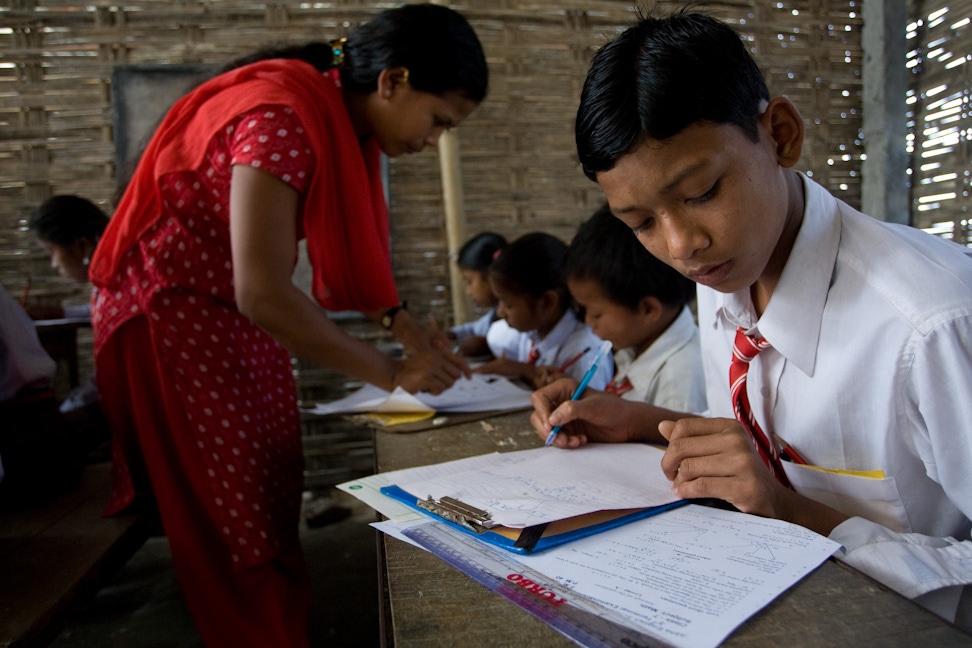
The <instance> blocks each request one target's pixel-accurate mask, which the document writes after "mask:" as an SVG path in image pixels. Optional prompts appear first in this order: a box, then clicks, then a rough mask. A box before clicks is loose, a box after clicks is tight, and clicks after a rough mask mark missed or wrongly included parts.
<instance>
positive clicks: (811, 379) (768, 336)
mask: <svg viewBox="0 0 972 648" xmlns="http://www.w3.org/2000/svg"><path fill="white" fill-rule="evenodd" d="M803 137H804V122H803V119H802V118H801V116H800V113H799V112H797V109H796V108H795V107H794V105H793V104H792V103H790V101H789V100H788V99H786V98H784V97H777V98H774V99H770V96H769V93H768V91H767V88H766V85H765V83H764V80H763V77H762V75H761V73H760V72H759V70H758V68H757V67H756V65H755V63H754V62H753V60H752V59H751V58H750V56H749V54H748V52H747V51H746V48H745V47H744V45H743V43H742V42H741V40H740V38H739V36H738V35H737V34H736V33H735V32H734V31H733V30H732V29H731V28H730V27H728V26H727V25H725V24H723V23H721V22H719V21H717V20H715V19H712V18H710V17H707V16H705V15H703V14H700V13H694V12H684V11H683V12H678V13H675V14H673V15H672V16H671V17H669V18H665V19H657V18H654V17H650V16H649V17H647V18H644V19H642V20H641V21H639V22H638V23H637V24H636V25H635V26H633V27H631V28H629V29H627V30H626V31H624V32H623V33H621V34H620V35H619V36H617V37H616V38H615V39H614V40H613V41H612V42H610V43H609V44H607V45H606V46H604V47H603V48H602V49H601V50H600V51H599V52H598V53H597V54H596V56H595V57H594V60H593V62H592V65H591V69H590V71H589V72H588V76H587V80H586V83H585V86H584V90H583V93H582V96H581V103H580V108H579V110H578V114H577V121H576V140H577V148H578V154H579V159H580V161H581V164H582V165H583V168H584V171H585V173H586V174H587V175H588V176H589V177H590V178H592V179H593V180H595V181H596V182H597V183H598V184H599V185H600V186H601V188H602V189H603V190H604V192H605V194H606V196H607V199H608V203H609V205H610V207H611V211H612V212H613V213H614V215H615V216H616V217H617V218H618V219H620V220H621V221H622V222H624V224H625V225H627V226H628V227H629V228H630V229H631V230H633V231H634V232H635V233H636V234H637V235H638V238H639V240H640V241H641V243H642V244H643V245H644V246H645V248H647V249H648V251H649V252H651V253H652V254H653V255H654V256H656V257H657V258H659V259H661V260H662V261H664V262H666V263H668V264H669V265H671V266H672V267H674V268H676V269H677V270H679V272H681V273H682V274H684V275H685V276H687V277H689V278H691V279H694V280H695V281H696V282H697V283H698V284H699V287H698V311H699V328H700V331H701V336H702V339H701V341H702V357H703V363H704V366H705V380H706V395H707V399H708V407H709V412H708V415H709V416H711V417H718V418H693V417H690V416H689V415H688V414H686V413H679V412H673V411H667V410H662V409H660V408H656V407H652V406H650V405H647V404H644V403H635V402H632V401H621V402H620V403H619V402H618V399H616V398H612V397H610V396H607V395H599V394H597V393H596V392H592V391H588V392H587V394H588V395H589V397H588V398H584V399H581V400H579V401H574V402H569V398H570V395H571V391H572V389H573V388H574V386H575V383H573V382H571V381H567V380H562V381H558V382H557V383H554V384H552V385H549V386H547V387H546V388H544V389H542V390H540V391H538V392H537V393H535V394H534V396H533V401H534V405H535V407H536V411H535V412H534V414H533V416H532V421H533V424H534V426H535V427H536V428H537V431H538V434H539V435H540V436H541V437H546V435H547V433H548V432H550V430H551V428H552V426H554V425H557V424H564V423H566V424H568V425H567V427H565V428H564V430H563V432H562V433H561V434H559V435H558V436H557V439H556V441H555V443H556V445H558V446H560V447H576V446H578V445H580V444H581V443H584V442H586V441H634V440H642V439H650V440H654V441H661V440H667V441H668V443H669V445H668V449H667V450H666V453H665V456H664V458H663V460H662V469H663V470H664V471H665V474H666V475H667V476H668V477H669V479H671V480H672V489H673V490H674V491H675V492H676V493H677V494H678V495H679V496H680V497H683V498H696V497H713V498H718V499H722V500H725V501H727V502H729V503H731V504H733V505H734V506H735V507H736V508H738V509H739V510H741V511H744V512H747V513H754V514H758V515H762V516H766V517H772V518H779V519H783V520H787V521H790V522H794V523H796V524H800V525H802V526H805V527H807V528H809V529H812V530H814V531H817V532H819V533H821V534H824V535H828V536H829V537H830V538H831V539H833V540H835V541H837V542H839V543H840V544H841V545H843V550H842V551H841V552H840V553H839V557H841V558H842V559H843V560H845V561H846V562H848V563H849V564H851V565H853V566H855V567H857V568H859V569H861V570H862V571H864V572H865V573H867V574H869V575H871V576H872V577H874V578H875V579H877V580H879V581H881V582H882V583H884V584H886V585H887V586H889V587H891V588H893V589H895V590H897V591H898V592H900V593H902V594H904V595H906V596H908V597H910V598H912V599H914V600H916V601H917V602H919V603H920V604H922V605H924V606H925V607H927V608H929V609H931V610H933V611H935V612H937V613H938V614H939V615H941V616H943V617H945V618H946V619H949V620H954V621H955V622H956V623H957V624H958V625H960V626H962V627H964V628H966V629H969V628H972V587H970V586H969V585H970V583H972V541H970V536H969V530H970V526H972V524H970V518H972V470H970V469H969V466H972V398H968V394H970V393H972V260H970V259H969V258H968V257H966V255H965V254H964V253H963V248H960V247H959V246H957V245H955V244H953V243H950V242H948V241H944V240H942V239H939V238H935V237H933V236H931V235H929V234H926V233H923V232H921V231H918V230H915V229H912V228H908V227H904V226H896V225H890V224H887V223H883V222H878V221H876V220H874V219H871V218H869V217H867V216H865V215H863V214H861V213H859V212H857V211H855V210H854V209H852V208H851V207H849V206H848V205H846V204H845V203H843V202H841V201H840V200H838V199H837V198H835V197H834V196H832V195H831V194H830V193H829V192H827V190H825V189H824V188H823V187H821V186H820V185H818V184H816V183H815V182H813V181H812V180H810V179H809V178H807V177H806V176H805V175H803V174H801V173H799V172H797V171H796V170H795V166H796V165H797V163H798V162H799V159H800V151H801V147H802V145H803ZM747 369H748V371H747ZM786 459H789V460H786ZM800 461H805V462H806V463H807V464H811V465H813V466H818V467H821V468H825V469H828V470H830V471H831V472H826V471H821V470H815V469H812V468H809V467H808V466H804V465H801V464H800ZM836 471H840V472H836ZM858 471H873V472H867V473H866V474H864V473H861V472H858Z"/></svg>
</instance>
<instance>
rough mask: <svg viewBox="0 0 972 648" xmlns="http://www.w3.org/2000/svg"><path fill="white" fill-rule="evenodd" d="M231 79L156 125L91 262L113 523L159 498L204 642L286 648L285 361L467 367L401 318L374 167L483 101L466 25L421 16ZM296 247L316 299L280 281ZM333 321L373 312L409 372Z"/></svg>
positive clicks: (360, 367) (277, 57)
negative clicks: (302, 248)
mask: <svg viewBox="0 0 972 648" xmlns="http://www.w3.org/2000/svg"><path fill="white" fill-rule="evenodd" d="M243 63H245V64H243ZM228 67H229V69H228V70H227V71H224V72H223V73H221V74H218V75H217V76H215V77H213V78H211V79H209V80H208V81H205V82H204V83H202V84H200V85H199V86H197V87H196V88H194V89H192V90H190V91H189V92H188V93H187V94H186V95H185V96H183V97H182V98H181V99H179V100H178V101H177V102H176V103H175V104H174V105H173V107H172V108H171V109H170V110H169V111H168V113H167V114H166V116H165V117H164V118H163V120H162V122H161V124H160V126H159V127H158V128H157V129H156V131H155V133H154V135H153V137H152V139H151V141H150V142H149V144H148V147H147V148H146V150H145V152H144V153H143V154H142V156H141V159H140V161H139V164H138V167H137V169H136V171H135V174H134V176H133V177H132V180H131V182H130V183H129V185H128V187H127V189H126V191H125V193H124V195H123V197H122V199H121V201H120V202H119V205H118V208H117V209H116V210H115V214H114V216H113V217H112V219H111V223H110V224H109V226H108V229H107V230H106V231H105V234H104V236H103V237H102V240H101V242H100V243H99V244H98V249H97V251H96V253H95V256H94V258H93V259H92V262H91V277H92V280H93V281H94V282H95V284H96V285H97V286H99V288H100V289H99V291H98V297H97V300H96V302H95V306H94V311H93V317H92V324H93V326H94V333H95V358H96V367H97V378H98V387H99V390H100V392H101V395H102V400H103V405H104V409H105V413H106V415H107V416H108V419H109V422H110V423H111V425H112V433H113V435H112V436H113V439H114V440H115V453H114V468H115V471H114V472H115V481H114V486H115V488H114V493H113V498H112V501H111V502H110V503H109V509H108V510H109V512H116V511H121V510H124V509H126V508H127V507H130V506H133V505H137V503H138V501H139V499H141V497H139V498H137V497H136V496H137V495H138V496H144V497H145V498H146V499H148V497H150V496H154V498H155V500H156V501H157V503H158V509H159V513H160V516H161V520H162V523H163V525H164V527H165V531H166V535H167V536H168V537H169V542H170V546H171V547H172V558H173V564H174V566H175V569H176V572H177V574H178V575H179V577H180V582H181V584H182V588H183V592H184V593H185V596H186V601H187V603H188V605H189V609H190V611H191V612H192V614H193V617H194V619H195V622H196V625H197V627H198V628H199V630H200V634H201V635H202V638H203V641H204V642H205V644H206V645H207V646H209V647H210V648H219V647H223V646H226V647H229V646H232V647H234V648H236V647H242V646H274V647H277V648H294V647H301V648H302V647H304V646H307V644H308V636H307V614H308V608H309V601H310V587H309V578H308V574H307V567H306V564H305V563H304V558H303V552H302V551H301V547H300V539H299V536H298V522H299V516H300V505H301V491H302V489H303V466H304V457H303V447H302V443H301V429H300V416H299V411H298V409H297V394H296V389H295V385H294V377H293V372H292V370H291V354H293V355H295V356H298V357H301V358H304V359H306V360H308V361H310V362H314V363H315V364H318V365H321V366H323V367H326V368H329V369H331V370H334V371H337V372H340V373H344V374H347V375H350V376H353V377H355V378H358V379H360V380H364V381H367V382H369V383H371V384H374V385H377V386H379V387H382V388H384V389H388V390H393V389H395V388H396V387H403V388H404V389H406V390H408V391H411V392H415V391H420V390H428V391H433V392H436V393H437V392H439V391H442V390H444V389H446V388H447V387H448V386H449V385H451V384H452V383H453V382H454V380H455V379H456V378H458V377H459V376H460V375H462V373H463V372H464V371H468V367H467V365H466V363H465V361H463V360H462V359H461V358H459V357H455V356H452V355H451V354H449V353H448V352H445V353H443V352H439V351H438V350H436V349H433V348H431V346H430V343H429V340H428V337H427V334H426V332H425V331H424V330H423V329H422V328H421V327H419V326H418V325H417V322H416V321H415V320H413V319H412V318H411V316H410V315H409V313H408V311H407V310H405V309H404V308H402V307H401V305H400V302H399V297H398V292H397V288H396V286H395V281H394V276H393V274H392V268H391V252H390V240H389V222H388V213H387V208H386V202H385V195H384V191H383V188H382V181H381V164H380V162H381V159H380V154H381V153H382V152H384V153H385V154H386V155H388V156H390V157H395V156H399V155H405V154H408V153H417V152H419V151H421V150H423V149H424V148H425V147H426V146H434V145H435V144H436V142H437V141H438V139H439V137H440V136H441V134H442V133H443V132H444V131H445V130H446V129H449V128H452V127H455V126H458V125H459V124H460V123H461V122H462V121H463V120H464V119H465V118H466V117H467V116H468V115H469V114H470V113H471V112H472V111H473V110H474V109H476V108H477V107H478V105H479V104H480V102H481V101H482V100H483V98H484V97H485V96H486V91H487V85H488V70H487V66H486V59H485V56H484V54H483V50H482V46H481V44H480V42H479V39H478V37H477V36H476V34H475V32H474V31H473V29H472V27H471V26H470V25H469V23H468V22H467V21H466V20H465V19H464V18H463V17H462V16H461V15H459V14H458V13H456V12H455V11H453V10H451V9H449V8H447V7H444V6H439V5H432V4H409V5H404V6H402V7H399V8H395V9H388V10H385V11H382V12H380V13H378V14H375V15H373V16H370V17H369V19H368V20H367V22H364V23H362V24H361V25H358V26H356V27H354V28H353V29H351V30H350V32H349V33H348V37H347V41H346V42H345V41H335V42H332V43H323V42H319V43H311V44H308V45H306V46H294V47H285V48H283V49H273V50H270V51H262V52H258V53H257V54H256V55H255V56H252V57H247V58H246V59H245V60H244V61H237V62H235V63H234V64H231V65H230V66H228ZM300 237H306V239H307V247H308V256H309V258H310V264H311V267H312V271H313V286H312V288H313V299H312V298H311V297H309V296H307V295H306V294H305V293H304V292H303V291H302V290H300V289H299V288H298V287H297V286H296V285H295V284H294V282H293V278H292V273H293V268H294V263H295V260H296V258H297V246H298V239H299V238H300ZM322 307H323V308H322ZM327 310H335V311H341V310H358V311H361V312H364V313H366V314H368V315H369V316H370V317H371V318H372V319H373V320H374V321H376V322H379V323H380V324H381V325H383V326H384V327H385V328H387V329H389V330H391V332H392V333H393V334H394V335H395V337H396V338H397V339H398V341H399V342H402V344H403V345H404V346H405V348H406V352H407V357H406V358H405V359H404V360H401V361H400V360H398V359H395V358H392V357H390V356H389V355H387V354H385V353H382V352H381V351H380V350H378V349H376V348H375V347H374V345H372V344H370V343H368V342H367V341H364V340H360V339H358V338H356V337H354V336H352V335H349V334H348V333H346V332H345V331H344V330H343V329H341V328H340V327H339V326H338V325H337V324H336V323H335V322H334V321H333V320H332V319H330V318H329V317H328V316H327V314H326V311H327ZM333 567H334V568H338V565H337V564H335V565H334V566H333Z"/></svg>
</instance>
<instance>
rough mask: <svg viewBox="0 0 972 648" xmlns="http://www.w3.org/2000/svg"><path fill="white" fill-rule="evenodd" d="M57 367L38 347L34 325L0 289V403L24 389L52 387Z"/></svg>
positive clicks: (8, 294) (23, 311) (0, 287)
mask: <svg viewBox="0 0 972 648" xmlns="http://www.w3.org/2000/svg"><path fill="white" fill-rule="evenodd" d="M56 370H57V364H56V363H55V362H54V360H53V359H52V358H51V356H50V355H49V354H48V353H47V351H45V350H44V347H43V346H41V343H40V340H39V339H38V337H37V329H36V328H35V327H34V321H33V320H32V319H30V316H29V315H27V312H26V311H25V310H24V309H23V308H22V307H21V306H20V304H18V303H17V302H16V301H15V300H14V298H13V297H11V296H10V293H8V292H7V291H6V290H4V288H3V286H0V402H2V401H6V400H10V399H11V398H13V397H14V396H16V395H17V393H18V392H19V391H20V390H21V389H23V388H25V387H34V388H38V389H45V388H48V387H50V386H51V381H52V379H53V378H54V372H55V371H56Z"/></svg>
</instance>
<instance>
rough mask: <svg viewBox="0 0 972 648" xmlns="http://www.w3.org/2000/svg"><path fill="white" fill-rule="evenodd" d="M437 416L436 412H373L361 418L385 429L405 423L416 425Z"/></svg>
mask: <svg viewBox="0 0 972 648" xmlns="http://www.w3.org/2000/svg"><path fill="white" fill-rule="evenodd" d="M433 416H435V412H434V411H432V412H373V413H371V414H362V415H361V418H363V419H364V420H366V421H371V422H372V423H377V424H379V425H383V426H385V427H391V426H393V425H402V424H404V423H414V422H416V421H424V420H426V419H430V418H432V417H433Z"/></svg>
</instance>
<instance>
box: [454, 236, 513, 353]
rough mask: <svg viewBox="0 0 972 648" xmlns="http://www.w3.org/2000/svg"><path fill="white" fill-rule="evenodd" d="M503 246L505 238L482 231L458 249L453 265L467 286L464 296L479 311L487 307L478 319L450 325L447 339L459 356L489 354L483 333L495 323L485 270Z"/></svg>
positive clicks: (493, 306) (494, 307)
mask: <svg viewBox="0 0 972 648" xmlns="http://www.w3.org/2000/svg"><path fill="white" fill-rule="evenodd" d="M504 247H506V239H505V238H503V237H502V236H500V235H499V234H496V233H494V232H483V233H481V234H477V235H476V236H474V237H472V238H471V239H469V240H468V241H466V243H465V244H464V245H463V246H462V247H461V248H459V258H458V259H457V260H456V265H458V266H459V273H460V274H461V275H462V282H463V284H464V285H465V286H466V295H468V296H469V299H471V300H472V302H473V303H474V304H476V306H477V307H479V308H487V309H489V310H487V312H486V314H484V315H483V316H482V317H480V318H479V319H477V320H474V321H472V322H467V323H465V324H459V325H457V326H453V327H452V328H451V329H450V331H449V337H451V338H452V339H453V340H454V341H456V342H458V343H459V353H461V354H462V355H464V356H469V357H481V356H485V355H487V354H489V345H488V344H487V343H486V332H487V331H488V330H489V327H490V325H491V324H492V323H493V322H495V321H496V318H497V315H496V295H494V294H493V289H492V288H490V286H489V276H488V274H487V271H488V270H489V266H490V264H491V263H492V262H493V259H494V258H496V255H497V254H499V251H500V250H502V249H503V248H504Z"/></svg>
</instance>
